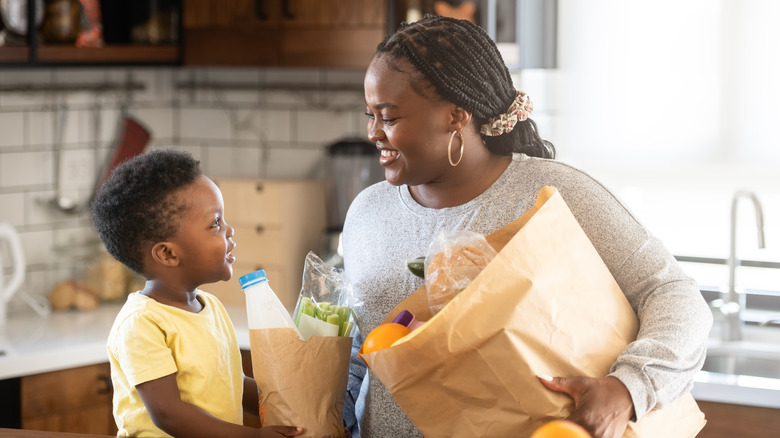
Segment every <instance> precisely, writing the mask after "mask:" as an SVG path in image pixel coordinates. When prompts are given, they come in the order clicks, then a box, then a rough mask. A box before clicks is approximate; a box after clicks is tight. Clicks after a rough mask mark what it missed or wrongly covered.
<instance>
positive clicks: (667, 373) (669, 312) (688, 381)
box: [343, 155, 712, 438]
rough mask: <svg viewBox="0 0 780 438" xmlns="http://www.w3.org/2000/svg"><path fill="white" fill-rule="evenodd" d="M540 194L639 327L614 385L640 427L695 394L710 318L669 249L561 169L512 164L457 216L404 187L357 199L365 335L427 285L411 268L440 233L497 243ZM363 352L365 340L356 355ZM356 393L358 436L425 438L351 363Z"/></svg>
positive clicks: (586, 181) (351, 221)
mask: <svg viewBox="0 0 780 438" xmlns="http://www.w3.org/2000/svg"><path fill="white" fill-rule="evenodd" d="M543 186H554V187H556V188H557V189H558V191H559V192H560V193H561V196H562V197H563V199H564V200H565V201H566V203H567V205H568V206H569V208H570V209H571V211H572V213H573V214H574V216H575V217H576V218H577V220H578V221H579V223H580V225H581V226H582V229H583V230H584V231H585V233H586V234H587V235H588V237H589V238H590V240H591V242H593V245H594V246H595V248H596V250H597V251H598V252H599V254H600V255H601V258H602V259H603V260H604V262H605V263H606V265H607V267H608V268H609V270H610V272H611V273H612V275H613V276H614V277H615V280H616V281H617V283H618V284H619V285H620V287H621V289H622V290H623V292H624V293H625V295H626V297H627V299H628V301H629V303H631V306H632V307H633V309H634V311H635V312H636V314H637V316H638V317H639V321H640V330H639V335H638V338H637V340H636V341H635V342H633V343H631V344H630V345H629V346H628V347H627V348H626V349H625V351H624V352H623V354H621V355H620V356H619V357H618V359H617V362H616V363H615V364H614V365H613V367H612V369H611V372H610V375H612V376H615V377H617V378H618V379H620V380H621V381H622V382H623V383H624V384H625V385H626V387H627V388H628V390H629V392H630V393H631V397H632V399H633V401H634V408H635V411H636V415H637V417H638V418H641V417H642V416H643V415H644V414H645V413H646V412H647V411H649V410H650V409H652V408H654V407H662V406H664V405H665V404H667V403H670V402H672V401H674V400H675V399H676V398H677V397H679V396H680V395H682V394H684V393H685V392H687V391H689V390H690V389H691V386H692V382H693V376H694V374H695V373H696V372H697V371H698V370H700V369H701V366H702V364H703V362H704V355H705V347H706V343H707V336H708V333H709V330H710V326H711V324H712V315H711V313H710V311H709V309H708V307H707V305H706V303H705V301H704V299H703V298H702V296H701V294H700V293H699V290H698V287H697V284H696V283H695V281H693V280H692V279H691V278H689V277H688V276H686V275H685V273H684V272H683V271H682V269H681V268H680V266H679V265H678V264H677V262H676V261H675V260H674V258H673V257H672V255H671V254H670V253H669V252H668V251H667V250H666V249H665V248H664V246H663V245H662V243H661V242H660V241H659V240H658V239H657V238H655V237H653V236H652V235H651V234H650V233H649V232H648V231H647V230H646V229H645V228H644V227H643V226H642V225H641V224H640V223H639V221H638V220H637V219H636V218H635V217H634V216H633V215H632V214H631V212H629V211H628V209H627V208H626V207H625V206H624V205H623V204H621V203H620V201H619V200H618V199H616V197H615V196H614V195H613V194H612V193H610V192H609V191H608V190H607V189H606V188H604V186H602V185H601V184H599V183H598V182H597V181H595V180H594V179H593V178H591V177H590V176H588V175H587V174H585V173H583V172H581V171H579V170H577V169H574V168H572V167H571V166H568V165H566V164H563V163H560V162H558V161H553V160H543V159H537V158H529V157H526V156H524V155H515V156H514V159H513V161H512V163H511V164H510V165H509V167H508V168H507V169H506V171H505V172H504V173H503V174H502V176H501V177H500V178H499V179H498V180H497V181H496V182H495V183H494V184H493V185H492V186H491V187H490V188H488V189H487V190H486V191H485V192H483V193H482V194H481V195H479V196H478V197H476V198H475V199H473V200H471V201H470V202H468V203H466V204H463V205H460V206H457V207H452V208H442V209H433V208H426V207H423V206H421V205H419V204H418V203H417V202H415V201H414V199H413V198H412V197H411V195H410V194H409V190H408V187H407V186H400V187H395V186H391V185H390V184H389V183H387V182H386V181H385V182H381V183H378V184H375V185H373V186H371V187H369V188H367V189H366V190H364V191H363V192H362V193H360V194H359V195H358V196H357V198H356V199H355V200H354V202H353V203H352V205H351V206H350V209H349V212H348V214H347V218H346V223H345V225H344V234H343V245H344V247H343V248H344V266H345V271H346V274H347V277H348V278H349V280H350V281H351V282H352V283H353V284H354V286H355V290H356V292H357V295H358V298H359V299H360V300H362V301H363V304H362V306H361V307H360V308H358V309H357V318H358V327H359V329H360V332H361V333H363V334H367V333H369V332H370V331H371V330H372V329H374V328H375V327H376V326H377V325H379V324H380V323H381V322H382V321H383V320H384V318H385V317H386V316H387V314H388V313H389V312H390V311H391V310H392V309H393V308H394V307H395V306H396V305H397V304H398V303H399V302H400V301H401V300H403V299H404V298H406V297H407V296H408V295H409V294H411V293H412V292H414V291H415V290H416V289H417V288H418V287H420V286H422V285H423V280H421V279H419V278H417V277H415V276H414V275H412V274H411V273H410V272H409V271H408V270H407V268H406V264H405V261H406V260H407V259H410V258H414V257H417V256H422V255H425V253H426V251H427V249H428V245H429V243H430V242H431V240H432V239H433V237H434V236H435V235H436V233H437V232H438V231H439V230H445V229H466V230H471V231H475V232H478V233H482V234H490V233H492V232H494V231H496V230H498V229H500V228H501V227H503V226H504V225H506V224H508V223H509V222H511V221H512V220H514V219H516V218H517V217H518V216H520V215H521V214H522V213H523V212H525V211H526V210H528V209H529V208H530V207H532V206H533V205H534V202H535V200H536V194H537V192H538V191H539V189H541V188H542V187H543ZM360 343H362V337H360V336H358V337H356V338H355V346H356V347H357V346H359V345H360ZM353 350H354V349H353ZM361 367H362V369H361ZM349 390H350V393H349V394H348V397H347V400H348V403H349V401H350V399H351V398H355V399H357V401H356V403H355V404H356V407H355V410H356V413H357V415H358V418H359V424H360V436H363V437H371V438H373V437H411V436H420V433H419V431H417V430H416V429H415V428H414V425H413V424H412V423H411V421H410V420H409V419H408V417H407V416H406V415H405V414H404V412H403V411H402V410H401V409H400V407H399V406H398V405H397V404H396V403H395V401H394V399H393V398H392V396H391V395H390V394H389V393H388V391H387V390H386V389H385V387H384V385H382V383H381V382H380V381H379V379H378V378H377V377H376V376H375V375H374V374H373V373H371V372H370V370H369V371H368V372H367V373H366V372H365V365H364V364H363V363H362V361H361V360H360V359H355V358H353V362H352V366H351V377H350V388H349ZM348 411H349V407H348V408H347V409H346V410H345V412H348ZM453 415H457V413H454V412H453ZM346 417H347V415H345V418H346ZM348 421H349V420H348ZM353 431H354V429H353Z"/></svg>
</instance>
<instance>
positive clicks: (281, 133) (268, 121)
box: [260, 110, 292, 142]
mask: <svg viewBox="0 0 780 438" xmlns="http://www.w3.org/2000/svg"><path fill="white" fill-rule="evenodd" d="M261 117H262V121H261V123H260V126H261V127H262V131H261V132H262V133H263V134H264V137H263V138H264V139H265V140H267V141H278V142H289V141H292V136H291V133H292V131H291V130H292V127H291V123H292V121H291V113H290V111H273V110H267V111H263V112H262V114H261Z"/></svg>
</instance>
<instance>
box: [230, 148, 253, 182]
mask: <svg viewBox="0 0 780 438" xmlns="http://www.w3.org/2000/svg"><path fill="white" fill-rule="evenodd" d="M260 161H261V152H260V149H258V148H249V147H243V148H233V166H232V174H231V175H229V176H235V177H240V178H258V177H259V176H260Z"/></svg>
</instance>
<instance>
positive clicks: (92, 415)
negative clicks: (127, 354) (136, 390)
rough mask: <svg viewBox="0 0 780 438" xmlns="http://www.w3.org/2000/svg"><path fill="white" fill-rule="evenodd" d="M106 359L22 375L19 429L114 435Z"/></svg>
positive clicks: (111, 390)
mask: <svg viewBox="0 0 780 438" xmlns="http://www.w3.org/2000/svg"><path fill="white" fill-rule="evenodd" d="M112 396H113V388H112V387H111V369H110V367H109V365H108V363H102V364H97V365H90V366H84V367H79V368H72V369H68V370H62V371H54V372H50V373H43V374H36V375H32V376H26V377H22V378H21V405H22V409H21V416H22V429H33V430H45V431H52V432H74V433H89V434H102V435H116V432H117V429H116V424H115V423H114V417H113V413H112V410H111V409H112V407H111V402H112V401H111V399H112Z"/></svg>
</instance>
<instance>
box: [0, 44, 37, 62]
mask: <svg viewBox="0 0 780 438" xmlns="http://www.w3.org/2000/svg"><path fill="white" fill-rule="evenodd" d="M29 61H30V48H29V47H27V46H3V47H0V62H2V63H21V62H29Z"/></svg>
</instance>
